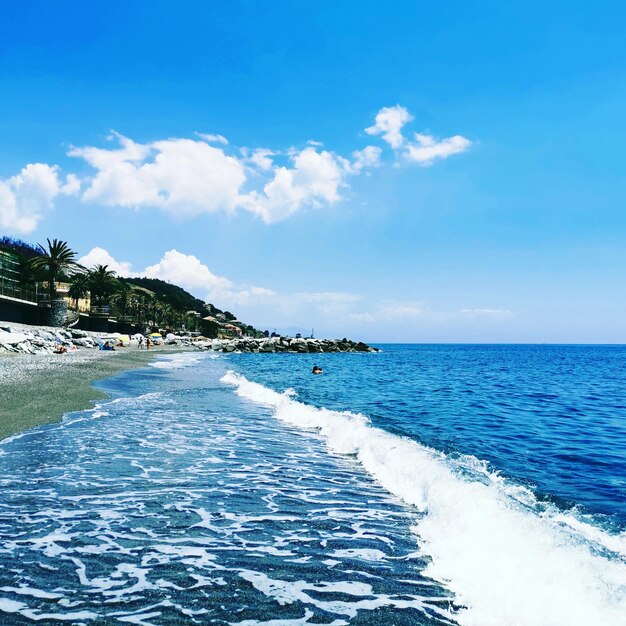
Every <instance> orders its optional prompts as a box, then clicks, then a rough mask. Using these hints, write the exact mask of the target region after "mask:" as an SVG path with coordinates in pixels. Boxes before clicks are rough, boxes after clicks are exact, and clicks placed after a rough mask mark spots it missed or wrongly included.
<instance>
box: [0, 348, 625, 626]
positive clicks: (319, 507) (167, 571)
mask: <svg viewBox="0 0 626 626" xmlns="http://www.w3.org/2000/svg"><path fill="white" fill-rule="evenodd" d="M378 347H380V348H381V351H380V352H378V353H348V354H310V355H301V354H228V355H222V354H217V353H211V352H200V351H194V352H188V353H187V352H181V353H170V354H165V355H159V356H156V355H155V361H154V362H153V363H152V364H151V365H150V366H149V367H146V368H145V369H141V370H136V371H130V372H124V373H121V374H119V375H117V376H115V377H114V378H111V379H109V380H107V381H103V382H101V383H99V386H100V387H101V388H102V389H104V390H106V391H107V392H108V393H109V399H108V400H106V401H104V402H102V403H100V404H98V405H97V406H95V407H94V408H92V409H90V410H86V411H80V412H75V413H70V414H68V415H66V416H65V418H64V419H63V421H62V422H60V423H57V424H49V425H46V426H42V427H38V428H36V429H33V430H31V431H28V432H26V433H22V434H20V435H17V436H14V437H12V438H10V439H8V440H5V441H4V442H2V443H1V444H0V624H1V625H2V626H5V625H9V626H11V625H16V624H19V625H22V624H32V623H37V624H57V623H65V624H77V625H79V624H86V625H87V624H98V625H99V624H102V625H109V624H136V625H140V626H149V625H170V624H171V625H174V624H175V625H179V624H181V625H182V624H218V625H226V624H229V625H238V626H296V625H302V624H329V625H333V626H339V625H347V624H350V625H366V624H367V625H381V626H393V625H397V626H409V625H411V626H413V625H424V626H426V625H432V626H435V625H442V626H443V625H446V626H450V625H454V624H459V625H465V626H624V625H626V367H625V366H626V347H622V346H576V345H570V346H565V345H558V346H556V345H553V346H551V345H536V346H534V345H381V346H378ZM313 365H319V366H320V367H322V368H323V369H324V374H322V375H319V376H314V375H312V374H311V369H312V367H313Z"/></svg>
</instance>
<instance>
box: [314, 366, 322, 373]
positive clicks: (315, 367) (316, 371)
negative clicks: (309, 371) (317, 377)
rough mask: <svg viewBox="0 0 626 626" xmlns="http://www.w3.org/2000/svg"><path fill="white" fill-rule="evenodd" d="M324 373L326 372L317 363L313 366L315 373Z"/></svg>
mask: <svg viewBox="0 0 626 626" xmlns="http://www.w3.org/2000/svg"><path fill="white" fill-rule="evenodd" d="M323 373H324V370H323V369H322V368H321V367H319V366H317V365H314V366H313V374H323Z"/></svg>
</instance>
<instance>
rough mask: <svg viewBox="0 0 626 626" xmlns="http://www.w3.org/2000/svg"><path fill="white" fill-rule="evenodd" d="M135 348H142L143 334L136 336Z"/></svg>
mask: <svg viewBox="0 0 626 626" xmlns="http://www.w3.org/2000/svg"><path fill="white" fill-rule="evenodd" d="M137 350H143V335H139V337H138V338H137Z"/></svg>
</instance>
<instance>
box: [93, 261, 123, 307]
mask: <svg viewBox="0 0 626 626" xmlns="http://www.w3.org/2000/svg"><path fill="white" fill-rule="evenodd" d="M87 284H88V285H89V291H91V299H92V301H95V303H96V305H97V306H103V302H105V301H106V300H107V299H108V298H109V297H110V296H111V295H112V294H113V293H115V291H116V290H117V289H118V286H119V281H118V280H117V278H115V272H114V271H113V270H110V269H109V266H108V265H96V266H94V267H93V269H91V270H90V271H89V273H88V278H87Z"/></svg>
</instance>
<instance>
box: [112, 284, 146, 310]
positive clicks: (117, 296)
mask: <svg viewBox="0 0 626 626" xmlns="http://www.w3.org/2000/svg"><path fill="white" fill-rule="evenodd" d="M117 282H118V285H117V290H116V291H115V293H114V294H113V295H112V296H111V302H112V303H113V304H114V305H115V306H116V308H117V310H118V312H119V314H120V315H121V316H122V317H126V316H127V315H128V313H129V311H130V312H132V311H133V310H134V309H136V308H137V302H138V294H139V292H138V291H137V290H136V289H135V288H134V287H133V286H132V285H131V284H129V283H127V282H126V281H125V280H118V281H117Z"/></svg>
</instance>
